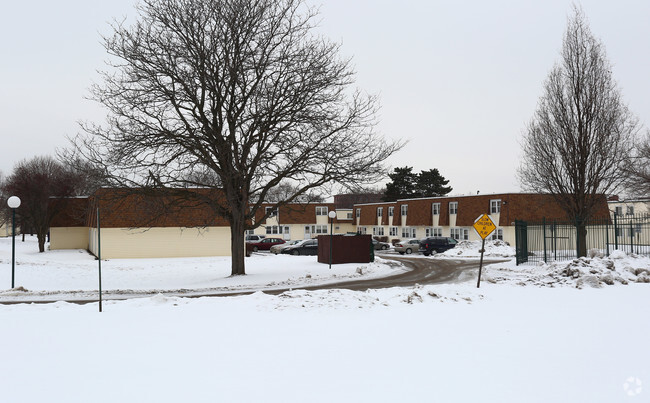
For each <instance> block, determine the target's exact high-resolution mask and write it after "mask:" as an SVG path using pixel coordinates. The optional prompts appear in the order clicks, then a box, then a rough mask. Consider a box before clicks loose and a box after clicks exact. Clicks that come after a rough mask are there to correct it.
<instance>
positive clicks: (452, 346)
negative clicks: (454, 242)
mask: <svg viewBox="0 0 650 403" xmlns="http://www.w3.org/2000/svg"><path fill="white" fill-rule="evenodd" d="M8 245H10V240H6V239H0V259H1V263H0V282H1V284H0V290H3V289H4V290H6V289H7V288H9V285H10V270H11V261H10V260H11V255H10V247H8ZM18 246H19V248H18V262H19V263H20V264H19V265H17V266H16V285H19V286H22V287H24V288H25V289H27V290H28V291H20V292H21V293H28V294H34V295H37V294H39V293H40V292H54V291H56V290H67V291H83V292H87V293H89V294H91V293H92V291H93V290H95V289H96V280H97V270H96V268H97V262H96V261H95V260H94V259H93V258H92V257H90V256H88V255H86V254H85V253H80V252H76V251H74V252H46V253H44V254H38V253H35V252H34V251H31V252H30V251H29V248H30V246H29V244H27V245H21V244H18ZM31 246H32V247H34V249H35V245H34V244H32V245H31ZM459 247H460V248H459V249H457V250H456V251H455V253H456V254H455V255H454V252H451V251H450V252H446V253H445V254H440V255H437V256H436V257H432V258H427V259H446V258H455V259H458V257H459V256H469V255H471V254H472V253H474V252H472V250H474V249H476V248H475V245H464V246H461V245H459ZM497 247H498V248H501V247H503V246H498V245H497V246H495V245H489V246H488V252H487V254H491V253H493V254H495V256H496V255H499V256H509V254H511V252H509V251H508V250H505V251H499V252H498V253H497V252H495V248H497ZM461 250H463V251H464V252H463V254H461V255H458V254H457V252H458V251H461ZM465 251H466V252H465ZM314 261H315V257H304V258H300V257H293V256H286V257H285V256H270V255H257V256H254V257H252V258H250V259H248V260H247V264H248V266H247V267H248V268H247V271H248V272H249V273H250V275H248V276H245V277H243V278H240V277H238V278H229V277H227V276H228V273H229V261H228V260H227V259H221V258H208V259H160V260H141V261H138V260H129V261H126V260H125V261H120V260H114V261H107V262H102V271H103V274H104V287H105V289H119V288H121V287H124V288H128V289H133V290H180V289H204V288H219V287H229V288H237V287H239V288H242V287H246V288H248V287H252V286H254V287H258V288H261V287H264V286H266V285H269V284H271V285H275V284H299V283H302V282H305V281H330V280H332V276H333V275H336V276H337V277H354V276H358V277H359V276H366V275H368V276H372V275H376V276H379V275H385V274H387V273H392V272H395V271H396V270H403V268H401V267H397V266H391V265H388V264H385V261H383V260H381V259H378V261H377V262H376V263H375V264H372V265H363V266H364V268H363V269H362V270H361V272H362V273H363V274H359V273H357V268H358V267H359V266H360V265H345V266H349V267H343V266H341V267H337V266H338V265H336V266H333V268H332V274H329V269H327V265H321V264H318V263H314ZM610 262H611V263H610ZM644 269H645V270H647V269H650V259H648V258H639V257H631V256H625V255H623V254H620V253H615V254H613V255H612V256H611V257H610V258H598V257H595V258H591V259H583V260H577V261H575V262H563V263H557V264H553V265H548V266H519V267H517V266H515V265H514V263H512V262H506V263H499V264H494V265H489V266H487V267H486V268H485V271H484V277H483V280H484V281H482V283H481V288H480V289H477V288H476V282H475V278H474V280H471V281H466V282H460V283H455V284H443V285H437V286H416V287H412V288H390V289H384V290H372V291H368V292H355V291H347V290H327V291H302V290H293V291H289V292H286V293H284V294H281V295H278V296H272V295H269V294H265V293H263V292H256V293H254V294H252V295H248V296H233V297H223V298H198V299H195V298H181V297H172V296H169V295H164V293H161V294H157V295H153V296H151V297H147V298H138V299H131V300H127V301H105V302H104V312H102V313H99V312H98V305H97V304H96V303H91V304H86V305H74V304H68V303H64V302H58V303H51V304H34V305H28V304H19V305H0V329H2V332H0V346H4V349H3V353H2V358H3V359H2V365H0V386H1V387H2V388H0V401H1V402H5V401H6V402H178V401H183V402H222V401H223V402H403V401H418V402H475V401H484V402H647V401H650V365H649V364H648V363H650V352H649V351H648V347H647V340H648V339H649V337H650V321H648V317H647V311H646V310H647V307H648V306H650V284H647V283H643V282H637V281H644V280H643V278H644V276H645V274H644V271H643V270H644ZM594 271H595V272H594ZM607 275H610V276H611V278H612V281H609V280H608V279H606V276H607ZM310 276H311V278H310ZM589 276H595V279H594V278H591V277H589ZM619 277H620V279H622V280H625V281H621V280H619ZM585 278H590V279H589V280H585ZM639 278H641V280H639ZM580 279H582V281H580ZM610 284H611V285H610ZM593 286H595V287H593ZM12 293H16V291H2V292H0V298H5V299H7V298H9V297H10V295H9V294H12Z"/></svg>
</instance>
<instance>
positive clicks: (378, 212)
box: [377, 207, 384, 217]
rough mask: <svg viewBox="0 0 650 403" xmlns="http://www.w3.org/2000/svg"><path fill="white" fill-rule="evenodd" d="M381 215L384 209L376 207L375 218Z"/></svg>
mask: <svg viewBox="0 0 650 403" xmlns="http://www.w3.org/2000/svg"><path fill="white" fill-rule="evenodd" d="M382 215H384V208H383V207H377V217H381V216H382Z"/></svg>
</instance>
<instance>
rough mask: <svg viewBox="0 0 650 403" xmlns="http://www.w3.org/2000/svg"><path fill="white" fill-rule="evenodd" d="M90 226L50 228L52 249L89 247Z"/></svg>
mask: <svg viewBox="0 0 650 403" xmlns="http://www.w3.org/2000/svg"><path fill="white" fill-rule="evenodd" d="M88 231H89V228H88V227H52V228H50V249H51V250H56V249H88Z"/></svg>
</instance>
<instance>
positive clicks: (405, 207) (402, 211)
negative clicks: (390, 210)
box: [400, 204, 409, 215]
mask: <svg viewBox="0 0 650 403" xmlns="http://www.w3.org/2000/svg"><path fill="white" fill-rule="evenodd" d="M408 211H409V205H408V204H402V206H401V207H400V214H402V215H408Z"/></svg>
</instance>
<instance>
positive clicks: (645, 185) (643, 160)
mask: <svg viewBox="0 0 650 403" xmlns="http://www.w3.org/2000/svg"><path fill="white" fill-rule="evenodd" d="M626 173H627V181H626V185H627V190H628V191H629V192H630V193H631V194H632V195H633V196H636V197H644V198H645V197H650V132H648V133H646V136H645V138H644V139H643V140H642V141H641V142H640V143H639V144H638V145H637V147H636V148H635V153H634V156H633V158H632V161H631V163H630V165H629V166H628V167H627V170H626Z"/></svg>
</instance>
